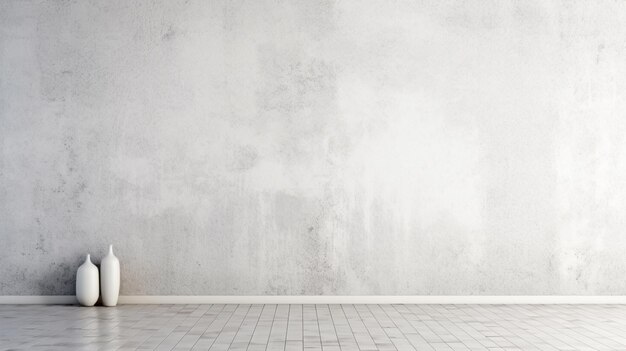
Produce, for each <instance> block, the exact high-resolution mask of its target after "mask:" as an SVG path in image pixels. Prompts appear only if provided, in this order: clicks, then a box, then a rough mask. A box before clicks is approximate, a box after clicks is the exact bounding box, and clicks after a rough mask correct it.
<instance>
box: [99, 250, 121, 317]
mask: <svg viewBox="0 0 626 351" xmlns="http://www.w3.org/2000/svg"><path fill="white" fill-rule="evenodd" d="M100 286H101V289H102V304H103V305H105V306H109V307H111V306H115V305H117V298H118V297H119V295H120V261H119V260H118V259H117V257H115V255H114V254H113V245H109V253H108V254H107V255H106V256H105V257H104V258H103V259H102V262H101V263H100Z"/></svg>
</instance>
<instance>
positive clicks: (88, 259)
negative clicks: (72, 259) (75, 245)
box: [85, 254, 91, 263]
mask: <svg viewBox="0 0 626 351" xmlns="http://www.w3.org/2000/svg"><path fill="white" fill-rule="evenodd" d="M87 262H89V263H91V255H90V254H87V258H85V263H87Z"/></svg>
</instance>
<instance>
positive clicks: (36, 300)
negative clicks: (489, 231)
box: [0, 295, 626, 305]
mask: <svg viewBox="0 0 626 351" xmlns="http://www.w3.org/2000/svg"><path fill="white" fill-rule="evenodd" d="M119 303H120V304H213V303H215V304H316V303H318V304H366V303H368V304H626V296H615V295H614V296H555V295H535V296H528V295H526V296H506V295H501V296H475V295H472V296H452V295H448V296H293V295H292V296H267V295H266V296H154V295H147V296H130V295H126V296H120V299H119ZM0 304H28V305H37V304H40V305H71V304H76V297H75V296H68V295H57V296H0Z"/></svg>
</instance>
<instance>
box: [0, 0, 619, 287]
mask: <svg viewBox="0 0 626 351" xmlns="http://www.w3.org/2000/svg"><path fill="white" fill-rule="evenodd" d="M625 23H626V2H623V1H583V0H575V1H543V0H541V1H539V0H537V1H526V0H519V1H501V0H494V1H439V0H432V1H388V0H384V1H374V0H371V1H356V0H354V1H351V0H337V1H269V0H268V1H259V0H255V1H194V0H192V1H160V2H159V1H156V2H155V1H121V0H120V1H17V0H5V1H1V2H0V251H1V256H0V294H2V295H39V294H72V293H73V292H74V278H75V270H76V268H77V267H78V265H79V264H80V263H81V262H82V260H83V259H84V258H83V255H84V254H85V253H87V252H90V253H91V254H92V256H95V257H96V258H97V260H99V258H100V257H102V255H103V254H104V253H105V250H106V246H107V244H109V243H113V244H114V245H115V249H116V253H117V255H118V256H119V257H120V260H121V262H122V294H125V295H129V294H137V295H141V294H151V295H167V294H174V295H185V294H199V295H209V294H225V295H228V294H233V295H246V294H272V295H273V294H293V295H296V294H307V295H314V294H326V295H331V294H340V295H351V294H354V295H375V294H383V295H395V294H401V295H408V294H437V295H441V294H462V295H470V294H625V293H626V112H625V111H626V25H625Z"/></svg>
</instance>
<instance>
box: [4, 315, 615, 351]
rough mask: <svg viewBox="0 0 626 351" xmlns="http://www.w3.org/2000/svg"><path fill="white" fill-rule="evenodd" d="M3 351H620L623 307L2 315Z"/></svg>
mask: <svg viewBox="0 0 626 351" xmlns="http://www.w3.org/2000/svg"><path fill="white" fill-rule="evenodd" d="M0 349H2V350H137V349H142V350H143V349H148V350H153V349H154V350H172V349H174V350H192V349H193V350H209V349H210V350H251V351H254V350H304V349H306V350H312V351H313V350H322V351H339V350H626V306H622V305H122V306H118V307H115V308H105V307H94V308H81V307H77V306H15V305H3V306H0Z"/></svg>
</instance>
